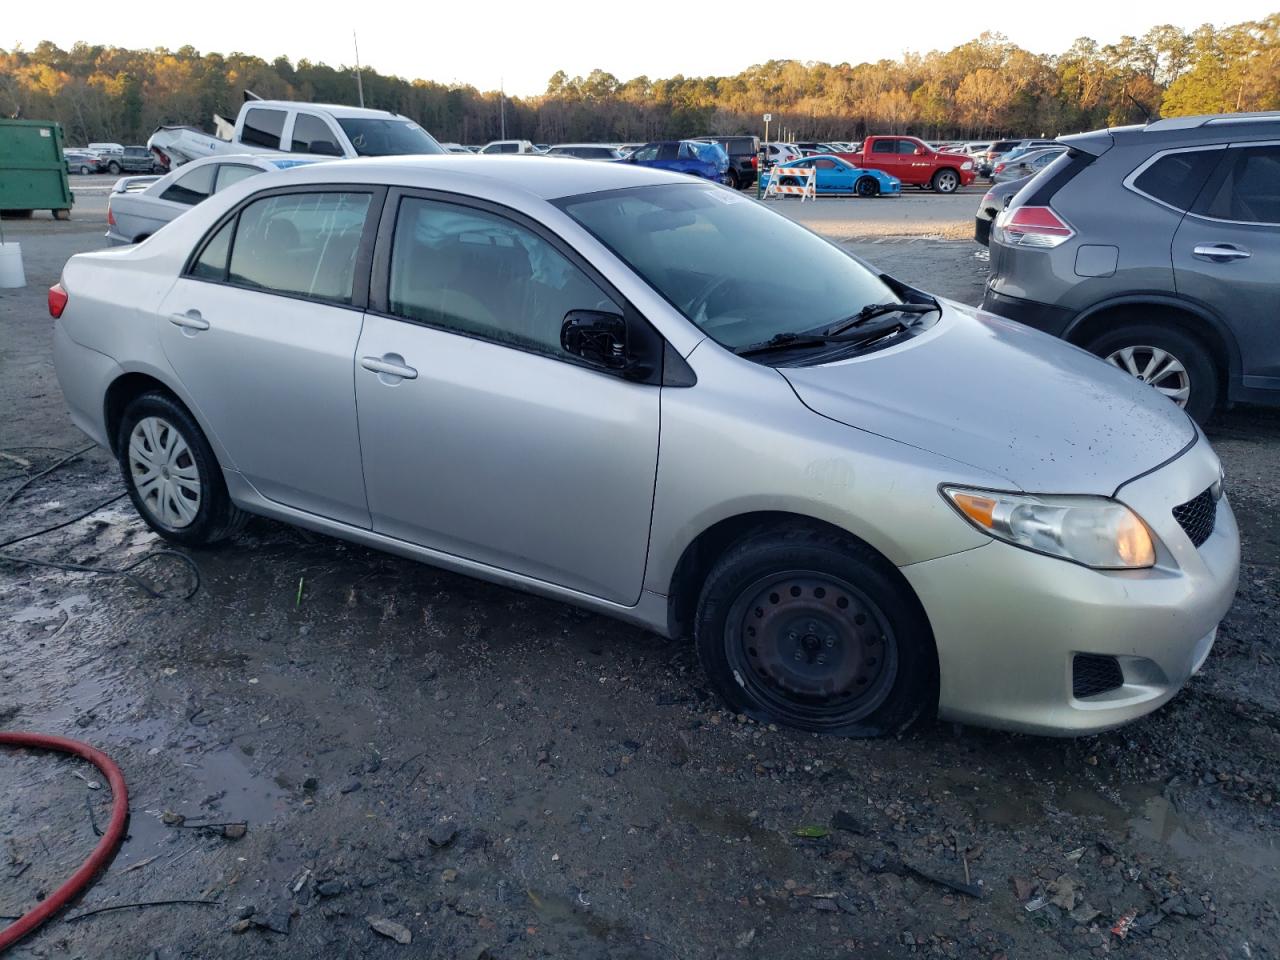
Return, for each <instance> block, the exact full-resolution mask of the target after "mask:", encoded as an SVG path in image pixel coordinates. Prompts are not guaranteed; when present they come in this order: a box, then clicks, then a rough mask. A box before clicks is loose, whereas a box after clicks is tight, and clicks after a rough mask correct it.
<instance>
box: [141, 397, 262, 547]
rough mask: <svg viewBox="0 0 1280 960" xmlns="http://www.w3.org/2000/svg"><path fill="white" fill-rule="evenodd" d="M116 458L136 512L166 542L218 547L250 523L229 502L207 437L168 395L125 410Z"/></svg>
mask: <svg viewBox="0 0 1280 960" xmlns="http://www.w3.org/2000/svg"><path fill="white" fill-rule="evenodd" d="M116 459H117V460H118V462H119V464H120V473H121V476H122V477H123V478H124V483H125V487H126V488H127V489H128V492H129V499H130V500H132V501H133V506H134V508H135V509H136V510H137V511H138V513H139V514H140V515H141V516H142V519H143V520H145V521H146V523H147V526H149V527H150V528H151V529H152V530H154V531H155V532H156V533H158V534H159V535H160V536H162V537H164V538H165V539H166V540H171V541H172V542H174V543H179V544H182V545H183V546H187V547H198V546H205V545H208V544H211V543H217V542H218V541H219V540H225V539H226V538H227V537H229V536H231V535H232V534H234V533H235V532H236V531H237V530H239V529H240V528H241V527H242V526H243V525H244V522H245V520H246V519H247V514H245V513H244V512H243V511H241V510H240V509H238V508H237V507H236V506H235V504H233V503H232V502H231V498H230V496H228V494H227V485H226V483H225V482H224V481H223V478H222V470H221V468H220V467H219V465H218V461H217V459H216V458H215V457H214V455H213V450H212V448H211V447H210V446H209V441H208V440H206V439H205V436H204V433H203V432H201V430H200V427H199V426H197V424H196V422H195V420H194V419H193V418H192V416H191V414H190V413H188V412H187V410H186V408H184V407H183V406H182V405H181V404H180V403H178V402H177V401H176V400H174V398H173V397H172V396H170V395H169V394H167V393H162V392H159V391H153V392H151V393H144V394H142V395H141V396H139V397H137V398H136V399H134V400H133V401H132V402H131V403H130V404H129V405H128V406H127V407H126V408H125V411H124V415H123V416H122V417H121V418H120V424H119V427H118V429H117V431H116Z"/></svg>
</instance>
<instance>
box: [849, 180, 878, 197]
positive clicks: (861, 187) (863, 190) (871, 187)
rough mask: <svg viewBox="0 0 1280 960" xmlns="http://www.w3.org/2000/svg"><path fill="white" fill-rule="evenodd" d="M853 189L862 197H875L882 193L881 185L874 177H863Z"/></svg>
mask: <svg viewBox="0 0 1280 960" xmlns="http://www.w3.org/2000/svg"><path fill="white" fill-rule="evenodd" d="M853 190H854V193H856V194H857V195H858V196H860V197H874V196H877V195H878V194H879V193H880V186H879V184H877V183H876V181H875V178H874V177H863V178H861V179H860V180H859V181H858V182H857V183H855V184H854V185H853Z"/></svg>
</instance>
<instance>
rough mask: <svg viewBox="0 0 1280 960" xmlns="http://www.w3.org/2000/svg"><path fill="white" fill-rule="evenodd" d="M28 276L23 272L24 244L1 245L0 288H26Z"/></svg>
mask: <svg viewBox="0 0 1280 960" xmlns="http://www.w3.org/2000/svg"><path fill="white" fill-rule="evenodd" d="M26 285H27V276H26V274H25V273H23V272H22V244H20V243H0V287H25V286H26Z"/></svg>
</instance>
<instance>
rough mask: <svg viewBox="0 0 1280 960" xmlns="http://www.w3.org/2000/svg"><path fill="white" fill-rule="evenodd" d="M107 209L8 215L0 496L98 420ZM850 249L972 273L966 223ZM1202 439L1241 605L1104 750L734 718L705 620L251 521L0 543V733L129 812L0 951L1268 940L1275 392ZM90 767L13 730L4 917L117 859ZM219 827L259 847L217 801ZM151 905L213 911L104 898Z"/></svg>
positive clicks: (754, 951)
mask: <svg viewBox="0 0 1280 960" xmlns="http://www.w3.org/2000/svg"><path fill="white" fill-rule="evenodd" d="M837 202H843V203H855V204H856V203H857V202H858V201H837ZM901 202H902V203H917V204H923V203H926V202H928V199H927V198H923V199H922V198H910V199H908V198H904V199H903V201H901ZM823 203H830V201H823ZM796 206H798V205H796ZM806 208H807V210H806V213H812V208H809V207H808V205H806ZM92 209H93V208H92V207H91V206H90V205H89V204H88V203H85V204H82V205H80V206H79V207H78V208H77V216H76V217H75V218H74V219H73V220H72V221H71V222H70V223H66V224H55V223H53V222H52V221H48V220H37V221H33V222H30V223H24V224H13V223H12V222H6V224H5V226H6V229H7V230H8V232H9V233H10V234H11V237H10V238H11V239H14V238H16V239H20V240H21V241H22V243H23V249H24V254H25V257H26V262H27V272H28V278H29V286H28V288H27V289H26V290H23V291H15V292H0V410H3V411H4V415H3V417H0V447H5V448H10V449H5V450H4V451H3V454H4V456H0V478H3V479H0V500H2V499H4V497H5V496H7V495H8V493H9V492H10V491H12V490H13V489H14V488H15V487H16V486H17V485H18V484H19V483H21V482H22V480H23V479H24V478H26V477H28V476H30V475H32V474H33V473H35V472H38V471H39V470H41V469H43V468H45V467H48V466H49V465H51V464H52V463H54V462H55V461H56V460H57V459H58V458H59V457H60V456H61V454H59V453H58V452H56V451H54V450H40V449H34V448H33V447H32V446H31V445H49V446H54V447H61V448H65V449H76V448H78V447H79V446H82V445H83V443H84V441H83V439H82V438H81V437H80V435H79V434H78V433H77V431H76V430H75V428H74V427H72V426H71V424H70V421H69V419H68V418H67V416H66V413H65V411H64V409H63V406H62V401H61V397H60V394H59V391H58V387H57V383H56V381H55V380H54V378H53V374H52V368H51V365H50V355H49V324H50V321H49V319H48V316H47V314H46V312H45V310H44V302H43V300H44V290H45V288H46V287H47V286H48V285H49V284H50V283H52V282H53V281H54V280H55V279H56V277H57V273H58V270H59V269H60V267H61V263H62V262H63V260H65V258H66V256H68V255H69V254H70V253H73V252H76V251H78V250H84V249H93V248H95V247H97V246H98V245H99V244H100V243H101V240H100V233H101V221H100V218H95V216H93V214H92V213H91V212H89V213H86V210H88V211H92ZM970 214H971V211H968V210H966V211H965V212H964V216H966V217H967V216H969V215H970ZM831 216H832V217H834V218H836V219H839V218H842V217H844V216H845V214H843V213H842V212H841V211H839V210H837V211H836V212H835V213H834V214H831ZM947 216H954V214H952V213H947ZM926 219H927V218H926ZM841 222H843V220H842V221H841ZM872 232H873V233H874V231H872ZM926 232H930V233H932V232H934V231H932V228H929V230H927V231H926ZM14 235H16V237H15V236H14ZM852 246H853V248H854V249H855V250H857V252H859V253H860V254H861V255H863V256H865V257H867V258H868V259H870V260H872V261H873V262H874V263H876V264H877V265H880V266H882V267H883V268H885V269H887V270H889V271H891V272H895V273H897V274H898V275H900V276H902V277H903V278H904V279H907V280H910V281H913V282H917V283H919V284H920V285H922V286H925V287H928V288H930V289H933V290H935V291H937V292H940V293H943V294H947V295H950V296H953V297H956V298H957V299H962V300H968V301H970V302H973V301H974V300H976V299H977V297H979V296H980V294H981V284H982V271H983V264H982V261H981V259H980V258H978V257H975V256H974V254H975V252H976V249H977V248H976V247H974V245H972V244H968V243H960V242H941V241H936V240H929V239H921V238H919V237H918V236H917V237H914V238H912V237H907V238H889V239H885V238H883V237H880V236H877V237H876V239H875V240H874V241H873V240H867V241H865V242H855V243H854V244H853V245H852ZM1211 436H1212V439H1213V441H1214V443H1215V445H1216V447H1217V449H1218V450H1219V452H1220V453H1221V454H1222V456H1223V459H1224V460H1225V462H1226V466H1227V471H1228V477H1229V481H1228V482H1229V490H1230V496H1231V498H1232V502H1233V504H1234V506H1235V509H1236V511H1237V515H1238V517H1239V519H1240V522H1241V527H1242V532H1243V536H1244V556H1245V559H1246V565H1245V568H1244V571H1243V576H1242V580H1241V585H1240V593H1239V596H1238V598H1237V601H1236V603H1235V605H1234V607H1233V608H1232V610H1231V613H1230V614H1229V616H1228V618H1227V620H1226V622H1225V623H1224V625H1223V629H1222V631H1221V633H1220V635H1219V640H1218V643H1217V645H1216V647H1215V648H1214V650H1213V653H1212V655H1211V656H1210V658H1209V661H1208V663H1207V665H1206V667H1205V670H1204V671H1203V673H1202V674H1201V675H1200V676H1198V677H1196V678H1194V679H1193V680H1192V681H1191V683H1190V684H1189V685H1188V687H1187V689H1186V690H1184V691H1183V693H1182V694H1181V695H1180V696H1179V697H1177V698H1176V699H1175V700H1174V701H1173V702H1172V703H1171V704H1169V705H1168V706H1167V707H1165V708H1164V709H1163V710H1161V711H1160V712H1158V713H1157V714H1155V715H1153V716H1151V717H1149V718H1147V719H1145V720H1143V721H1140V722H1138V723H1135V724H1133V725H1131V726H1129V727H1127V728H1125V729H1123V730H1120V731H1117V732H1114V733H1110V734H1106V735H1102V736H1096V737H1088V738H1083V739H1079V740H1068V741H1059V740H1046V739H1038V738H1031V737H1021V736H1013V735H1005V734H994V733H988V732H984V731H981V730H976V729H972V728H967V727H959V726H954V725H950V724H941V723H937V722H928V723H924V724H922V725H920V726H919V727H918V728H916V729H914V730H913V731H912V732H911V733H910V734H909V735H907V736H905V737H903V738H901V739H898V740H892V741H887V742H856V741H846V740H836V739H826V738H819V737H814V736H807V735H800V734H795V733H791V732H788V731H785V730H776V729H773V728H770V727H763V726H759V725H756V724H754V723H750V722H744V721H743V720H741V719H739V718H737V717H734V716H733V715H731V714H728V713H726V712H724V711H722V710H721V709H720V707H719V704H718V703H717V702H716V700H715V699H714V697H712V696H711V695H710V694H709V692H708V691H707V689H706V687H705V682H704V679H703V677H702V675H701V673H700V670H699V667H698V665H697V662H696V659H695V657H694V655H693V652H692V650H691V649H690V647H689V646H688V644H686V643H673V642H668V641H665V640H661V639H659V638H657V637H655V636H652V635H649V634H646V633H644V632H642V631H639V630H636V629H633V628H630V627H627V626H623V625H619V624H617V623H615V622H613V621H610V620H606V619H604V618H602V617H598V616H595V615H591V614H586V613H583V612H580V611H578V610H575V609H573V608H570V607H567V606H564V605H561V604H558V603H553V602H549V601H546V600H541V599H537V598H533V597H529V596H526V595H523V594H519V593H515V592H512V591H509V590H505V589H501V588H498V587H494V586H489V585H487V584H484V583H480V582H478V581H474V580H470V579H467V578H464V577H460V576H456V575H453V574H449V573H443V572H439V571H436V570H433V569H431V568H429V567H425V566H421V565H417V564H413V563H410V562H408V561H404V560H399V559H396V558H393V557H388V556H385V555H381V554H378V553H374V552H371V551H368V550H365V549H362V548H359V547H354V546H350V545H347V544H344V543H341V542H339V541H336V540H331V539H326V538H322V537H317V536H314V535H311V534H305V533H302V532H300V531H297V530H294V529H291V528H289V527H286V526H282V525H280V524H277V523H273V522H267V521H261V520H259V521H254V522H252V523H251V524H250V525H249V527H248V528H247V530H246V531H245V533H244V534H243V535H241V536H240V537H239V538H238V539H237V540H236V541H235V542H234V543H232V544H231V545H229V546H226V547H224V548H221V549H218V550H215V551H201V552H198V553H196V554H195V555H194V556H195V559H196V561H197V562H198V564H199V568H200V571H201V589H200V590H199V592H198V593H197V594H196V595H195V596H194V598H192V599H191V600H189V601H180V600H148V599H145V598H144V597H143V596H142V595H141V594H140V592H139V591H138V590H137V589H136V588H135V587H134V586H132V585H130V584H129V583H126V582H124V581H121V580H118V579H110V578H104V577H93V576H89V575H83V574H69V573H63V572H58V571H52V570H48V569H41V568H34V567H27V566H19V565H14V564H11V563H0V728H4V729H17V730H39V731H44V732H51V733H58V734H65V735H70V736H74V737H77V738H80V739H84V740H87V741H89V742H91V743H93V744H95V745H97V746H100V747H102V748H103V749H105V750H106V751H108V752H109V753H110V754H111V755H112V756H113V757H114V758H115V759H116V760H117V761H118V762H119V763H120V765H121V766H122V767H123V769H124V771H125V775H126V777H127V779H128V782H129V790H130V810H131V819H130V833H129V839H128V840H127V841H126V843H125V844H124V845H123V847H122V848H121V850H120V853H119V854H118V856H117V857H116V858H115V859H114V861H113V862H112V863H111V865H110V868H109V869H108V870H107V871H106V872H105V873H104V874H103V875H102V876H101V877H100V878H99V879H98V881H97V883H96V884H95V885H94V886H93V887H92V888H91V889H89V890H88V892H87V893H85V894H84V895H83V897H81V898H80V900H79V901H78V902H76V903H75V904H74V905H73V906H72V907H70V908H69V909H68V910H66V911H64V912H63V913H62V914H61V916H60V918H59V919H57V920H56V921H54V922H53V923H51V924H50V925H48V926H47V927H46V928H45V929H44V930H43V931H42V932H40V933H39V934H37V935H36V936H34V937H32V938H30V939H29V940H27V941H26V942H24V943H23V944H22V945H20V946H18V947H17V948H15V949H14V950H13V951H12V956H13V957H15V958H19V957H21V958H26V957H50V958H72V957H83V958H115V957H122V958H134V957H136V958H148V957H162V958H180V957H184V958H204V957H269V956H289V957H312V956H315V957H365V956H367V957H440V958H465V960H476V958H480V957H486V956H487V957H493V958H513V960H514V958H526V957H528V958H532V957H574V958H596V957H610V958H682V960H683V958H704V957H706V958H725V960H728V958H743V960H746V958H756V957H758V958H784V957H785V958H797V960H798V958H831V957H839V956H850V957H858V958H881V957H883V958H897V957H915V956H940V957H964V958H968V957H978V958H996V957H1006V958H1035V960H1041V958H1044V960H1048V958H1056V957H1064V956H1070V957H1076V956H1087V955H1095V956H1103V955H1108V954H1115V955H1118V956H1125V957H1133V958H1162V960H1163V958H1188V960H1190V958H1195V960H1210V958H1219V957H1222V958H1242V960H1243V958H1263V957H1275V956H1277V955H1278V954H1280V917H1278V916H1277V908H1278V898H1277V896H1276V891H1277V890H1280V849H1278V847H1277V840H1276V838H1277V836H1278V835H1280V831H1277V827H1278V826H1280V815H1278V811H1280V808H1278V807H1277V802H1276V801H1277V799H1278V798H1280V782H1278V781H1280V774H1278V771H1280V680H1278V678H1277V665H1276V658H1277V656H1280V651H1278V650H1277V627H1278V625H1280V613H1278V612H1280V519H1278V518H1280V514H1278V513H1277V487H1276V481H1275V477H1276V476H1277V471H1278V468H1280V444H1278V443H1277V441H1280V415H1277V412H1276V411H1268V410H1265V409H1259V408H1238V409H1236V410H1233V411H1231V412H1229V413H1228V414H1226V415H1224V416H1223V417H1222V418H1221V419H1220V420H1219V422H1218V423H1217V424H1216V425H1215V426H1214V428H1213V430H1212V431H1211ZM15 445H25V446H23V447H22V449H11V448H12V447H13V446H15ZM121 489H122V488H121V486H120V484H119V481H118V479H117V477H116V474H115V470H114V466H113V464H111V463H110V462H109V460H108V459H107V457H106V456H105V455H103V454H102V453H100V452H96V451H95V452H91V453H90V454H87V455H86V456H84V457H83V458H81V459H80V460H78V461H76V462H74V463H73V464H71V465H69V466H67V467H66V468H64V469H62V470H61V471H59V472H57V473H55V474H53V475H51V476H50V477H48V478H46V479H44V480H41V481H38V482H37V483H36V484H34V485H33V486H32V487H31V488H30V489H29V490H28V491H26V492H24V493H23V494H21V495H20V496H19V497H18V498H17V499H16V500H15V501H14V503H13V504H11V505H10V506H9V507H8V508H6V509H4V510H3V511H2V512H0V541H3V540H7V539H9V538H10V537H12V536H17V535H20V534H21V533H22V532H24V531H26V530H28V529H31V528H34V527H36V526H43V525H46V524H49V523H54V522H57V521H59V520H61V519H64V518H66V517H68V516H74V515H75V514H76V513H78V512H80V511H81V510H83V509H85V508H88V507H90V506H92V505H93V504H94V503H97V502H99V501H102V500H104V499H106V498H108V497H111V496H114V495H116V494H118V493H119V492H120V491H121ZM157 545H158V541H157V540H156V539H155V538H154V537H153V536H152V535H151V534H150V533H149V532H148V531H147V530H146V528H145V527H144V526H143V525H142V523H141V521H139V520H138V519H137V517H136V516H135V515H134V513H133V512H132V510H131V508H129V507H128V505H127V502H120V503H115V504H113V505H110V506H108V507H106V508H104V509H103V510H101V511H100V512H98V513H96V514H94V515H93V516H92V517H91V518H89V519H87V520H85V521H82V522H79V523H76V524H73V525H71V526H69V527H67V528H65V529H64V530H62V531H59V532H58V533H55V534H53V535H50V536H47V537H44V538H41V539H40V540H38V541H33V542H30V543H23V544H19V545H15V546H14V547H11V548H8V549H7V551H5V552H12V553H15V554H21V555H26V556H34V557H42V558H46V559H62V560H66V559H71V560H74V561H76V562H81V563H92V564H103V565H111V566H118V565H120V564H122V563H125V562H128V560H130V559H131V558H136V557H141V556H143V555H144V554H146V553H147V552H149V551H151V550H153V549H156V548H157ZM181 572H182V570H181V568H179V567H176V566H172V565H170V566H163V564H162V565H160V566H157V567H155V568H153V569H152V571H151V573H152V575H153V576H154V577H155V578H156V579H157V580H158V581H159V582H160V583H161V585H167V586H169V587H171V588H173V589H180V588H181V586H182V584H181V583H180V582H179V581H180V574H181ZM1030 641H1031V638H1029V642H1030ZM101 780H102V778H101V777H100V776H99V775H98V774H97V773H96V772H95V771H94V770H93V769H92V768H90V767H87V766H86V765H84V764H81V763H79V762H73V761H65V760H59V759H56V758H52V757H49V756H46V755H38V754H26V753H19V752H14V751H0V916H5V915H16V914H19V913H21V912H23V911H24V910H25V909H27V908H28V907H29V906H31V905H32V904H33V903H34V902H35V901H36V900H38V899H40V898H41V897H43V896H44V895H46V894H47V893H48V892H49V891H51V890H52V889H54V888H55V887H56V886H57V885H58V884H59V883H60V882H61V880H62V878H64V877H65V876H67V875H68V874H69V873H70V872H71V871H72V870H73V869H74V868H75V866H76V865H77V864H78V863H79V862H80V861H81V859H83V857H84V856H85V855H86V854H87V853H88V851H89V850H90V849H91V848H92V846H93V844H94V843H95V839H96V838H95V836H94V828H95V824H96V825H97V826H98V827H99V828H100V827H102V826H104V825H105V823H106V822H107V819H108V815H109V808H110V797H109V795H108V791H107V790H106V789H103V788H102V785H101ZM86 781H88V782H86ZM95 785H96V786H97V787H98V789H94V787H95ZM225 823H232V824H239V823H244V824H245V830H244V831H243V836H240V833H241V831H240V829H239V828H238V827H236V826H232V827H231V828H230V829H228V828H226V827H222V826H210V827H200V826H199V824H225ZM966 878H967V881H966ZM966 883H967V886H966V890H967V891H968V892H965V890H961V889H957V885H966ZM974 893H976V894H979V896H973V895H971V894H974ZM162 900H193V901H205V902H201V903H182V904H167V905H157V906H149V907H136V908H128V909H123V910H114V911H108V912H102V913H96V914H91V915H89V913H88V912H89V911H93V910H97V909H100V908H102V907H112V906H119V905H122V904H133V903H139V902H144V901H147V902H149V901H162ZM1032 908H1035V909H1032ZM82 915H84V916H83V918H82V919H78V918H80V917H81V916H82ZM1126 918H1128V919H1127V920H1126ZM383 920H385V921H390V922H391V924H394V925H396V926H388V925H386V924H381V923H379V926H381V927H383V929H384V930H386V931H387V932H388V933H390V934H392V935H393V936H392V937H388V936H385V935H383V934H382V933H379V932H377V931H376V930H375V929H374V926H373V921H383ZM0 923H3V921H0ZM1118 923H1119V924H1120V926H1116V925H1117V924H1118ZM1113 927H1116V929H1117V930H1121V929H1127V935H1126V936H1124V937H1123V938H1122V937H1121V936H1120V935H1119V934H1118V933H1113V932H1112V928H1113ZM397 934H398V935H400V937H401V938H402V939H404V938H405V937H411V938H412V941H411V942H410V943H408V944H405V943H401V942H398V941H397V940H396V939H394V935H397Z"/></svg>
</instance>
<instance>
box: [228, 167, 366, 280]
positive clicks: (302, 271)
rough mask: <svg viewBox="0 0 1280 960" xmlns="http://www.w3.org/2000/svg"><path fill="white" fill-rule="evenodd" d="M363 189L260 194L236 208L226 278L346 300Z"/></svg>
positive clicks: (358, 236) (361, 219) (361, 222)
mask: <svg viewBox="0 0 1280 960" xmlns="http://www.w3.org/2000/svg"><path fill="white" fill-rule="evenodd" d="M370 199H371V197H370V194H368V193H345V192H344V193H339V192H333V193H328V192H325V193H320V192H317V193H297V194H283V195H279V196H272V197H263V198H262V199H260V200H255V201H253V202H252V203H250V204H248V205H247V206H246V207H245V208H244V209H243V210H241V211H240V216H239V218H238V225H237V227H236V233H235V240H234V242H233V243H232V246H231V261H230V265H229V269H228V274H227V280H228V282H230V283H234V284H239V285H240V286H245V287H251V288H253V289H256V290H263V291H266V292H269V293H280V294H285V295H287V296H293V297H305V298H307V299H311V300H323V301H326V302H329V303H340V304H347V303H350V302H351V295H352V290H353V287H354V279H355V268H356V259H357V255H358V253H359V250H360V241H361V238H362V236H363V234H364V227H365V220H366V219H367V217H368V214H369V206H370Z"/></svg>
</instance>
